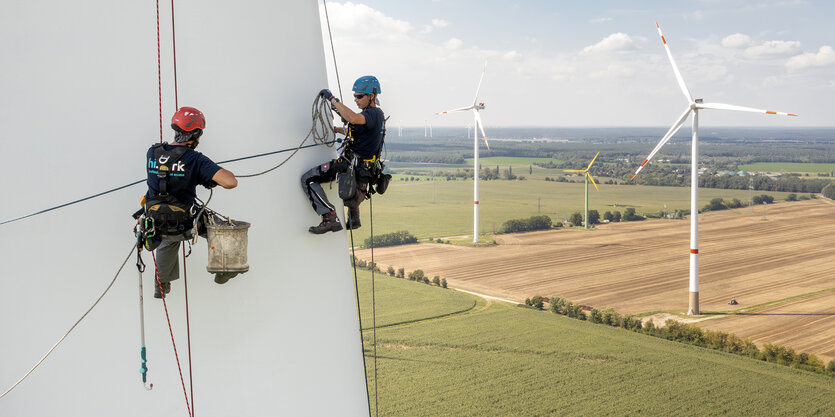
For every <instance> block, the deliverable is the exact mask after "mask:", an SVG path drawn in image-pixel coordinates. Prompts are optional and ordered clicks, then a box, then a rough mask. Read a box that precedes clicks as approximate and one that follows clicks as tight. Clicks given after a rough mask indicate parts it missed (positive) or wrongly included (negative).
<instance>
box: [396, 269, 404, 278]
mask: <svg viewBox="0 0 835 417" xmlns="http://www.w3.org/2000/svg"><path fill="white" fill-rule="evenodd" d="M397 278H406V269H405V268H397Z"/></svg>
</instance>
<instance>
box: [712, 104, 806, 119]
mask: <svg viewBox="0 0 835 417" xmlns="http://www.w3.org/2000/svg"><path fill="white" fill-rule="evenodd" d="M696 107H697V108H699V109H711V110H735V111H747V112H751V113H764V114H777V115H780V116H797V115H796V114H793V113H783V112H779V111H773V110H763V109H754V108H751V107H742V106H734V105H733V104H722V103H703V104H697V105H696Z"/></svg>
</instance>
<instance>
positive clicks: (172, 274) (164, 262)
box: [154, 240, 182, 282]
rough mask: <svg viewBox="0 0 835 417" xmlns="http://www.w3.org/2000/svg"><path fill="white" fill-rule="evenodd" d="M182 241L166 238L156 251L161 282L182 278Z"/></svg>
mask: <svg viewBox="0 0 835 417" xmlns="http://www.w3.org/2000/svg"><path fill="white" fill-rule="evenodd" d="M181 243H182V241H176V242H174V241H169V240H164V241H162V243H160V245H159V246H158V247H157V249H156V250H155V251H154V254H155V255H156V260H157V270H158V271H159V280H160V281H161V282H171V281H174V280H176V279H179V278H180V256H179V255H180V253H179V252H180V244H181Z"/></svg>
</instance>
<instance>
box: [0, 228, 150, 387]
mask: <svg viewBox="0 0 835 417" xmlns="http://www.w3.org/2000/svg"><path fill="white" fill-rule="evenodd" d="M134 250H136V245H135V244H131V249H130V253H128V256H127V257H126V258H125V261H124V262H122V265H121V266H119V270H118V271H116V275H115V276H114V277H113V279H112V280H111V281H110V284H108V285H107V288H105V289H104V292H102V293H101V295H100V296H99V298H98V299H96V301H95V302H94V303H93V305H91V306H90V308H88V309H87V311H86V312H84V314H83V315H81V318H79V319H78V320H76V322H75V324H73V325H72V327H70V329H69V330H67V332H66V333H64V335H63V336H61V338H60V339H58V341H57V342H55V344H54V345H52V347H51V348H50V349H49V350H48V351H47V352H46V354H45V355H43V357H42V358H41V360H39V361H38V362H37V363H35V365H34V366H32V368H31V369H29V371H28V372H26V374H25V375H23V377H22V378H20V379H19V380H18V381H17V382H15V383H14V385H12V386H11V387H10V388H9V389H7V390H6V391H5V392H3V393H2V394H0V398H3V397H5V396H6V394H8V393H9V392H11V390H13V389H14V388H15V387H16V386H18V384H20V383H21V382H23V380H24V379H26V377H28V376H29V375H30V374H31V373H32V372H33V371H34V370H35V368H37V367H38V366H40V364H41V363H43V361H44V360H46V358H47V357H48V356H49V355H50V354H51V353H52V351H54V350H55V348H57V347H58V345H60V344H61V342H63V341H64V339H66V338H67V336H69V334H70V332H72V331H73V329H75V327H76V326H78V324H79V323H81V321H82V320H84V318H85V317H87V315H88V314H90V312H91V311H93V309H94V308H95V307H96V305H98V304H99V301H101V299H102V298H104V296H105V294H107V292H108V291H110V288H111V287H113V283H115V282H116V278H118V277H119V273H121V272H122V268H124V267H125V265H126V264H127V263H128V261H129V260H130V257H131V255H133V251H134Z"/></svg>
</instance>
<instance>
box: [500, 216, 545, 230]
mask: <svg viewBox="0 0 835 417" xmlns="http://www.w3.org/2000/svg"><path fill="white" fill-rule="evenodd" d="M550 228H551V218H550V217H548V216H546V215H539V216H531V217H530V218H527V219H511V220H508V221H506V222H504V224H502V227H501V229H500V232H501V233H519V232H530V231H533V230H547V229H550Z"/></svg>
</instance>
